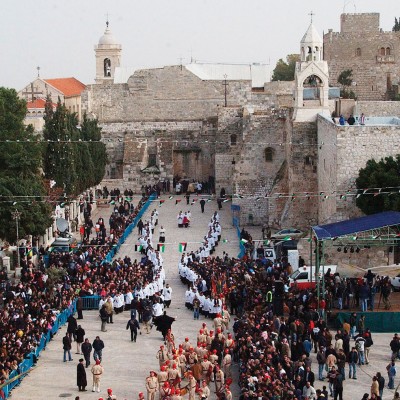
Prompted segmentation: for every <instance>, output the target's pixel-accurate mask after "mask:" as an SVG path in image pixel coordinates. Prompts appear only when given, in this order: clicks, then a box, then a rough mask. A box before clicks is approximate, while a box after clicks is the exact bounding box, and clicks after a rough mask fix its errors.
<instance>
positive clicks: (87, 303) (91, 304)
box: [82, 295, 101, 310]
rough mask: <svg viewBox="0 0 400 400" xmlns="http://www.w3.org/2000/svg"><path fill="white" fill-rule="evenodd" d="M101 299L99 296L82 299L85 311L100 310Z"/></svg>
mask: <svg viewBox="0 0 400 400" xmlns="http://www.w3.org/2000/svg"><path fill="white" fill-rule="evenodd" d="M100 299H101V297H100V296H98V295H93V296H84V297H82V308H83V309H84V310H98V309H99V303H100Z"/></svg>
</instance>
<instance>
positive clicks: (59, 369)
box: [12, 196, 398, 400]
mask: <svg viewBox="0 0 400 400" xmlns="http://www.w3.org/2000/svg"><path fill="white" fill-rule="evenodd" d="M177 198H181V199H182V201H181V202H180V203H178V204H175V202H176V199H177ZM162 199H163V200H165V202H164V203H163V204H162V205H161V206H160V202H159V200H156V201H154V202H153V204H152V205H151V206H150V207H149V209H148V210H147V212H146V214H145V216H144V219H146V217H147V216H148V215H149V214H150V212H151V211H152V210H154V209H155V208H157V210H158V211H159V224H158V226H157V227H156V230H155V234H154V238H153V243H154V244H156V243H157V239H158V229H159V228H160V226H161V225H163V226H164V228H165V229H166V246H165V253H163V254H162V257H163V259H164V268H165V271H166V282H167V283H170V285H171V287H172V289H173V295H172V304H171V307H170V308H169V309H167V313H168V315H170V316H173V317H176V322H174V324H173V326H172V328H173V332H174V334H175V338H176V343H178V344H179V343H181V342H183V341H184V338H185V337H189V338H190V341H191V342H192V343H195V340H196V339H195V338H196V335H197V332H198V330H199V329H200V327H201V323H202V322H204V320H203V317H201V318H200V320H199V321H194V320H193V315H192V313H191V312H190V311H188V310H187V309H186V308H185V306H184V292H185V290H186V287H185V286H184V285H183V284H181V282H180V280H179V277H178V269H177V266H178V260H179V259H180V257H181V253H179V250H178V245H179V243H180V242H187V243H188V247H187V250H189V251H190V250H195V249H197V248H198V247H199V245H200V241H201V239H202V238H203V236H204V235H205V234H206V231H207V224H208V222H209V220H210V218H211V215H212V214H213V212H214V211H215V210H216V209H217V205H216V202H215V201H212V202H209V203H206V206H205V213H204V214H202V213H201V210H200V204H199V203H198V202H195V203H194V204H193V205H186V200H185V199H184V197H183V196H182V197H178V196H174V198H173V199H169V197H168V196H162ZM188 209H190V210H191V213H192V223H191V227H190V228H187V229H185V228H178V226H177V218H176V217H177V214H178V212H179V211H180V210H182V211H185V210H188ZM110 211H111V210H110V209H106V208H98V209H97V210H95V211H94V213H93V218H92V219H93V221H94V222H95V221H97V219H98V218H99V217H100V216H103V217H104V219H105V220H108V215H109V213H110ZM219 213H220V216H221V224H222V238H223V239H227V240H228V241H227V242H226V243H223V242H222V241H221V242H220V244H219V245H218V247H217V248H216V253H215V254H214V255H215V256H221V255H222V253H223V252H224V251H225V252H227V253H228V254H229V256H237V254H238V252H239V241H238V238H237V234H236V229H235V228H234V227H233V226H232V218H231V213H230V203H224V204H223V209H222V210H220V211H219ZM106 217H107V218H106ZM136 241H137V230H136V229H135V230H134V231H133V232H132V234H131V235H130V237H129V238H128V240H127V241H126V242H125V244H124V245H123V246H122V247H121V249H120V251H119V252H118V254H117V257H124V256H125V255H127V256H129V257H131V258H132V259H135V258H139V257H140V253H138V252H135V248H134V245H135V243H136ZM128 319H129V313H128V312H124V313H122V314H119V315H114V324H108V325H107V332H101V331H100V319H99V317H98V312H97V311H87V312H84V319H83V320H81V321H78V322H79V323H80V324H81V325H82V327H83V328H84V329H85V331H86V336H87V337H88V338H89V339H90V341H91V342H92V341H93V340H94V338H95V336H96V335H99V336H100V338H101V339H103V341H104V343H105V349H104V351H103V362H102V365H103V366H104V374H103V378H102V381H101V385H100V387H101V392H100V393H92V392H91V383H92V377H91V373H90V368H88V369H87V370H86V371H87V378H88V387H87V389H88V391H87V392H85V393H79V392H78V388H77V386H76V365H77V363H78V359H79V358H81V356H80V355H78V354H73V358H74V360H73V361H72V362H66V363H64V362H63V361H62V356H63V350H62V337H63V336H64V335H65V331H66V327H63V328H62V329H60V331H59V332H58V334H57V335H56V336H55V337H54V339H53V340H52V341H51V342H50V343H49V344H48V346H47V349H46V351H44V352H42V355H41V357H40V359H39V362H38V363H37V366H36V367H35V368H34V369H33V370H32V372H31V373H30V374H29V375H28V376H27V377H26V378H25V379H24V380H23V382H22V384H21V385H20V386H19V387H17V388H15V389H14V390H13V391H12V398H13V399H15V400H39V399H40V400H42V399H44V398H45V399H56V398H62V397H65V398H72V399H75V396H77V395H80V399H87V400H98V399H99V397H103V398H106V397H107V395H106V394H107V388H112V389H113V391H114V394H116V396H117V399H118V400H121V399H127V400H136V399H137V397H138V393H139V392H140V391H143V392H145V378H146V376H148V373H149V371H150V370H151V369H155V370H156V371H158V360H157V359H156V352H157V350H158V348H159V346H160V345H161V344H163V341H162V337H161V334H160V333H159V332H158V331H156V330H155V328H153V330H152V331H151V332H150V334H146V333H144V330H143V331H142V335H141V336H138V340H137V342H136V343H133V342H131V341H130V333H129V331H127V330H126V329H125V328H126V323H127V321H128ZM205 322H207V324H208V326H211V320H207V321H205ZM391 338H392V334H375V335H373V340H374V345H373V347H372V350H371V353H370V361H371V362H370V364H369V365H366V366H362V367H361V369H360V370H358V371H357V377H358V380H349V379H346V381H345V382H344V399H346V400H347V399H357V400H358V399H361V397H362V395H363V394H364V393H369V392H370V385H371V380H372V376H373V375H374V374H375V373H376V372H378V371H380V372H381V373H382V375H383V376H384V377H385V379H386V383H387V374H386V369H385V367H386V365H387V364H388V362H389V359H390V349H389V346H388V344H389V342H390V340H391ZM74 344H75V343H73V348H72V352H73V353H75V348H76V346H74ZM312 357H313V371H314V372H317V369H318V367H317V364H316V361H315V355H314V354H313V355H312ZM234 368H235V369H237V366H234ZM346 372H347V373H348V366H347V364H346ZM234 377H237V373H236V374H235V375H234ZM346 378H347V377H346ZM234 381H235V382H236V379H234ZM395 383H396V384H397V383H398V379H396V381H395ZM322 385H326V386H328V383H327V382H326V381H325V382H324V383H323V382H319V381H318V380H317V381H316V384H315V388H322ZM232 392H233V395H234V398H235V399H238V398H239V390H238V387H237V385H236V383H233V384H232ZM393 393H394V391H391V390H388V389H385V390H384V396H383V398H384V399H390V398H393ZM157 398H158V395H157ZM185 398H187V395H186V396H185ZM211 398H212V399H215V396H214V394H213V395H212V397H211Z"/></svg>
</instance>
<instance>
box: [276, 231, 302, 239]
mask: <svg viewBox="0 0 400 400" xmlns="http://www.w3.org/2000/svg"><path fill="white" fill-rule="evenodd" d="M303 235H304V232H302V231H301V230H299V229H295V228H287V229H281V230H280V231H278V232H276V233H273V234H272V235H271V239H272V240H282V239H285V238H287V237H290V238H291V239H296V238H300V237H302V236H303Z"/></svg>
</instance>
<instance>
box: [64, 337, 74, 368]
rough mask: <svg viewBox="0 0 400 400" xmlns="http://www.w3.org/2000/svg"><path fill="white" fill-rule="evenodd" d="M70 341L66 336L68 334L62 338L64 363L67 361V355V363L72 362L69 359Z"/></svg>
mask: <svg viewBox="0 0 400 400" xmlns="http://www.w3.org/2000/svg"><path fill="white" fill-rule="evenodd" d="M71 347H72V343H71V339H70V337H69V335H68V332H67V333H66V334H65V336H64V337H63V350H64V362H66V361H67V354H68V361H73V360H72V357H71Z"/></svg>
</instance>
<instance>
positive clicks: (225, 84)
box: [223, 74, 229, 107]
mask: <svg viewBox="0 0 400 400" xmlns="http://www.w3.org/2000/svg"><path fill="white" fill-rule="evenodd" d="M227 77H228V75H227V74H224V83H223V85H224V87H225V90H224V91H225V107H227V106H228V98H227V86H228V85H229V83H228V82H227V81H226V78H227Z"/></svg>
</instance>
